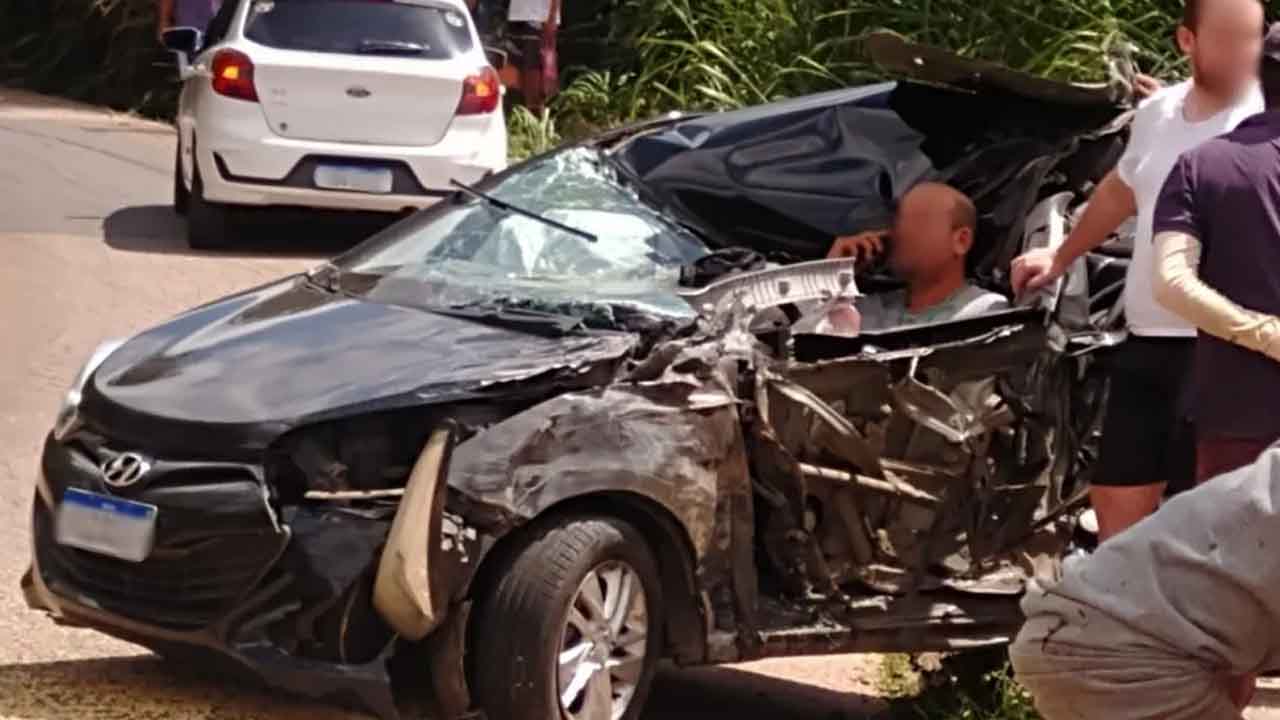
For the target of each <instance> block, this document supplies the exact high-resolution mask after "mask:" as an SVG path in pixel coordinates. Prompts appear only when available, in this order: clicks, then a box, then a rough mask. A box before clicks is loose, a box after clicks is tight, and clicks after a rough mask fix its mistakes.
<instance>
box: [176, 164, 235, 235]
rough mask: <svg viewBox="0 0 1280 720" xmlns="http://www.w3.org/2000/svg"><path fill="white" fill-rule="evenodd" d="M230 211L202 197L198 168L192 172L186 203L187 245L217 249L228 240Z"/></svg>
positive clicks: (202, 184) (202, 186) (202, 189)
mask: <svg viewBox="0 0 1280 720" xmlns="http://www.w3.org/2000/svg"><path fill="white" fill-rule="evenodd" d="M230 226H231V218H230V211H229V210H228V208H227V207H226V206H225V205H221V204H218V203H212V202H209V201H208V200H206V199H205V198H204V182H203V181H202V180H201V179H200V170H199V169H196V170H195V172H193V173H192V183H191V195H190V198H189V200H188V204H187V245H189V246H191V248H192V249H193V250H219V249H222V248H225V247H226V246H227V244H228V242H229V240H228V236H229V235H230V230H231V227H230Z"/></svg>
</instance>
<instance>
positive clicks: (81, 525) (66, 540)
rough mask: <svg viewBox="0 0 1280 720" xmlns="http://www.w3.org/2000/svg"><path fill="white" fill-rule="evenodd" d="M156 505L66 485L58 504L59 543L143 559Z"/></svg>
mask: <svg viewBox="0 0 1280 720" xmlns="http://www.w3.org/2000/svg"><path fill="white" fill-rule="evenodd" d="M156 512H157V511H156V506H155V505H147V504H145V503H139V502H133V501H132V500H124V499H121V498H114V497H109V496H107V495H99V494H97V493H91V492H85V491H84V490H76V489H74V488H69V489H67V491H66V492H65V493H63V495H62V504H61V505H59V506H58V518H57V525H56V532H57V540H58V543H59V544H62V545H68V546H70V547H74V548H79V549H81V550H88V551H89V552H94V553H98V554H99V555H110V556H111V557H116V558H120V559H121V560H129V561H131V562H142V561H143V560H146V559H147V556H148V555H150V554H151V546H152V544H153V543H154V542H155V535H156Z"/></svg>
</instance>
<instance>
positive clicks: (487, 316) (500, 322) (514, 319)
mask: <svg viewBox="0 0 1280 720" xmlns="http://www.w3.org/2000/svg"><path fill="white" fill-rule="evenodd" d="M431 312H434V313H436V314H438V315H448V316H450V317H457V318H465V319H467V320H474V321H476V322H481V323H485V324H488V325H495V326H497V327H501V328H506V329H508V330H520V331H524V332H528V333H532V334H534V335H541V336H542V337H551V338H559V337H564V336H566V335H577V334H579V333H582V332H585V331H586V326H585V325H584V324H583V322H582V320H581V319H580V318H576V317H571V316H568V315H558V314H556V313H551V312H543V311H540V310H529V309H527V308H512V307H502V306H493V305H480V304H474V303H473V304H467V305H452V306H450V307H433V308H431Z"/></svg>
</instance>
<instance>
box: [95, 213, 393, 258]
mask: <svg viewBox="0 0 1280 720" xmlns="http://www.w3.org/2000/svg"><path fill="white" fill-rule="evenodd" d="M235 217H236V220H235V223H234V226H235V231H234V236H233V239H232V241H231V242H230V243H229V245H228V247H227V248H226V250H225V251H219V252H217V253H212V252H205V251H199V250H192V249H191V248H190V247H188V246H187V241H186V232H187V224H186V220H185V219H184V218H182V217H180V216H179V215H177V214H176V213H174V211H173V208H172V207H170V206H168V205H139V206H133V207H126V208H121V209H119V210H116V211H115V212H113V213H111V214H110V215H108V216H107V218H106V219H105V220H104V221H103V223H102V234H103V239H104V240H105V241H106V243H107V245H109V246H110V247H112V248H114V249H116V250H122V251H125V252H145V253H165V254H180V255H215V254H226V255H235V256H261V255H270V256H273V257H280V256H289V255H297V256H322V257H327V256H332V255H336V254H338V253H341V252H343V251H344V250H348V249H350V248H351V247H353V246H355V245H356V244H357V243H359V242H360V241H362V240H364V239H365V238H367V237H369V236H370V235H373V234H374V233H376V232H378V231H379V230H382V229H383V228H386V227H387V226H388V225H390V224H391V223H393V222H395V220H396V219H397V216H394V215H374V214H360V213H339V212H327V211H323V210H270V211H264V210H249V211H239V212H237V213H236V216H235Z"/></svg>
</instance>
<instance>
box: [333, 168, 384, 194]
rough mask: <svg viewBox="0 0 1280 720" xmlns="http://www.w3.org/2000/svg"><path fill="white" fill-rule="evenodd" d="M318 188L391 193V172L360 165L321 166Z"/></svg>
mask: <svg viewBox="0 0 1280 720" xmlns="http://www.w3.org/2000/svg"><path fill="white" fill-rule="evenodd" d="M315 181H316V187H322V188H329V189H330V190H354V191H356V192H367V193H389V192H391V170H389V169H387V168H380V167H362V166H360V165H319V166H317V167H316V172H315Z"/></svg>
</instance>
